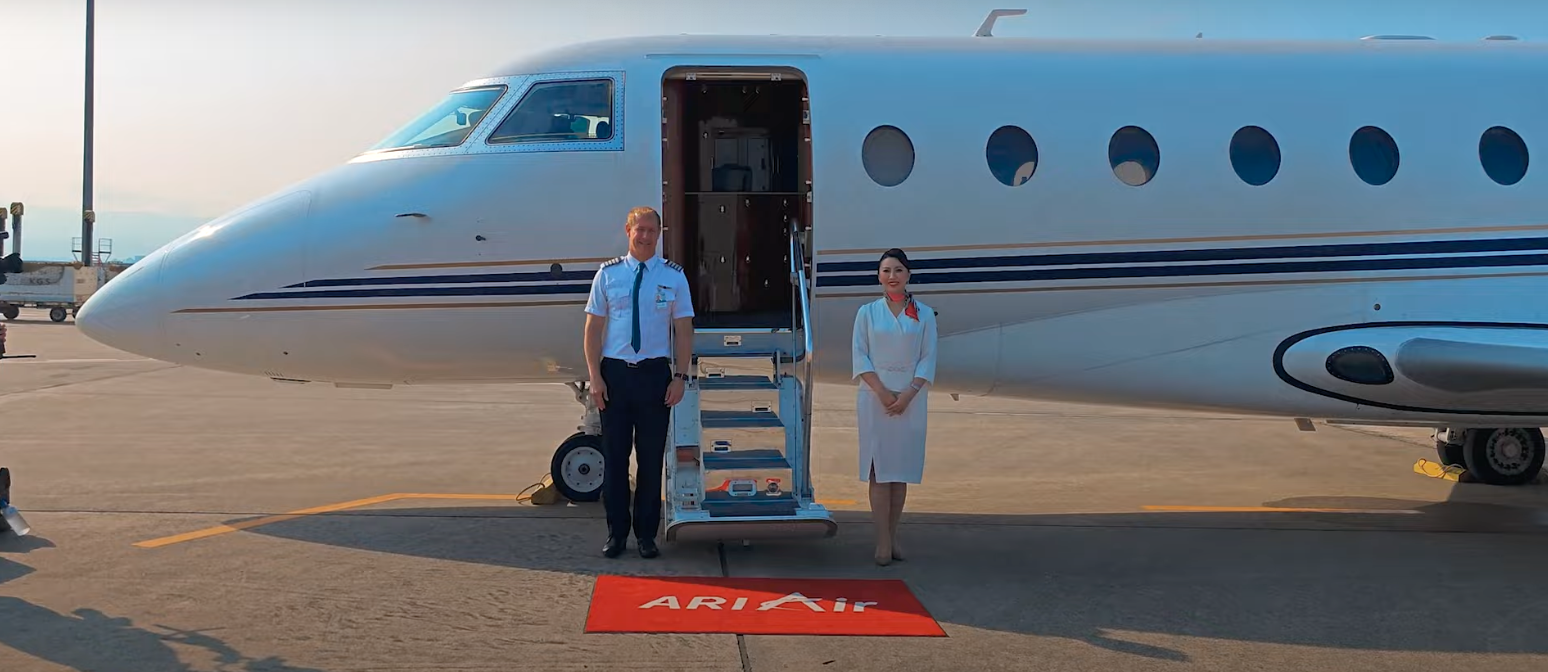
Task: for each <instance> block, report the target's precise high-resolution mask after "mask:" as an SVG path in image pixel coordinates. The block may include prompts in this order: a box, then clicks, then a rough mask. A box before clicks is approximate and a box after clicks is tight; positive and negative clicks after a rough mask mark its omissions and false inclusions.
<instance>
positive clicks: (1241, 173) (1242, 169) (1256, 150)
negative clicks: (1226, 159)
mask: <svg viewBox="0 0 1548 672" xmlns="http://www.w3.org/2000/svg"><path fill="white" fill-rule="evenodd" d="M1231 167H1232V168H1234V169H1236V176H1237V177H1240V178H1242V181H1243V182H1246V183H1247V184H1250V185H1252V186H1254V187H1261V186H1263V185H1265V184H1268V183H1269V181H1270V180H1273V179H1274V176H1275V175H1278V174H1279V142H1278V141H1276V140H1275V139H1274V136H1273V135H1272V134H1270V133H1269V132H1268V131H1265V130H1263V129H1261V128H1259V127H1257V126H1244V127H1242V128H1241V129H1240V130H1238V131H1237V132H1236V135H1233V136H1231Z"/></svg>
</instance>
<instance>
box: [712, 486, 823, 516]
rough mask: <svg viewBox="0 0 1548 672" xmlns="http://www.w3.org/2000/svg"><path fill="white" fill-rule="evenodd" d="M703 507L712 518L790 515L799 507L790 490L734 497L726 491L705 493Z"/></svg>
mask: <svg viewBox="0 0 1548 672" xmlns="http://www.w3.org/2000/svg"><path fill="white" fill-rule="evenodd" d="M702 506H703V508H704V511H705V512H706V513H709V515H710V517H711V518H726V517H735V516H788V515H792V514H794V513H795V512H796V509H797V508H799V507H798V506H797V504H796V500H795V497H794V496H792V495H791V494H790V493H789V492H781V493H780V494H778V495H772V496H771V495H768V494H767V493H762V492H760V493H758V494H757V495H754V496H751V497H733V496H731V495H729V494H727V493H725V492H708V493H705V494H704V503H703V505H702Z"/></svg>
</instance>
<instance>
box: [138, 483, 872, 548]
mask: <svg viewBox="0 0 1548 672" xmlns="http://www.w3.org/2000/svg"><path fill="white" fill-rule="evenodd" d="M404 499H441V500H483V501H509V502H525V501H529V500H531V499H532V495H530V494H516V495H509V494H477V493H437V492H397V493H393V494H390V495H380V496H377V497H367V498H365V499H356V500H351V501H348V502H339V503H337V504H326V505H323V506H314V507H312V508H310V509H300V510H297V511H291V512H289V513H283V514H280V515H275V516H265V517H263V518H254V519H253V520H244V521H242V522H238V523H231V524H230V525H216V526H214V527H209V528H205V529H202V530H196V531H193V532H184V533H183V534H174V535H172V536H170V537H161V538H159V539H151V540H148V541H140V542H136V543H135V544H134V545H135V546H136V547H139V548H160V547H162V546H170V545H172V544H180V543H183V542H185V541H196V540H199V539H208V538H210V537H214V536H219V535H222V534H229V533H231V532H239V531H241V530H250V529H252V528H255V527H259V526H262V525H271V524H273V523H282V522H285V521H287V520H295V519H296V518H302V517H305V516H310V515H316V514H319V513H334V512H338V511H346V510H349V509H357V508H360V507H362V506H371V505H372V504H385V503H387V502H395V501H399V500H404ZM817 502H818V503H819V504H823V505H841V504H847V505H853V504H855V501H854V500H852V499H820V500H817Z"/></svg>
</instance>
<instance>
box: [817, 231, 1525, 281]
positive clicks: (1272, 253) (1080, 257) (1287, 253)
mask: <svg viewBox="0 0 1548 672" xmlns="http://www.w3.org/2000/svg"><path fill="white" fill-rule="evenodd" d="M1519 250H1548V238H1499V239H1490V240H1436V241H1418V242H1406V243H1350V244H1342V245H1289V246H1277V247H1230V248H1217V249H1207V250H1145V251H1140V252H1073V253H1064V254H1029V255H1016V256H996V257H955V258H950V259H915V260H910V261H909V265H910V266H912V267H913V270H915V271H921V270H939V269H952V268H992V267H996V266H1073V265H1079V264H1143V263H1154V262H1182V261H1235V260H1245V259H1306V258H1313V257H1363V256H1375V255H1383V256H1384V255H1397V254H1446V253H1452V254H1456V253H1463V252H1513V251H1519ZM877 263H879V262H878V261H834V262H827V263H821V264H817V272H818V273H843V272H853V271H871V272H875V271H876V269H877Z"/></svg>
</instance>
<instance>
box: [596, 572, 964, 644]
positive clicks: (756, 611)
mask: <svg viewBox="0 0 1548 672" xmlns="http://www.w3.org/2000/svg"><path fill="white" fill-rule="evenodd" d="M586 632H630V633H635V632H650V633H673V634H705V633H725V634H739V635H849V636H873V637H874V636H892V637H899V636H902V637H945V636H946V632H945V631H944V630H942V629H941V626H940V625H939V624H938V623H936V622H935V619H934V618H932V617H931V616H930V613H929V612H928V611H926V610H925V608H924V605H922V604H920V603H919V600H918V599H916V598H915V597H914V594H913V593H912V592H911V591H909V589H908V586H907V585H906V584H904V583H903V582H902V581H898V580H894V579H886V580H875V579H739V578H731V579H727V578H721V577H697V576H686V577H685V576H676V577H666V576H649V577H646V576H599V577H597V583H596V586H595V587H594V588H593V589H592V593H591V611H590V613H588V614H587V615H586Z"/></svg>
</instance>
